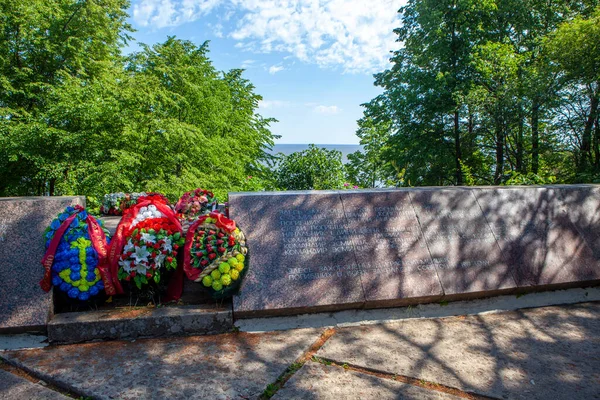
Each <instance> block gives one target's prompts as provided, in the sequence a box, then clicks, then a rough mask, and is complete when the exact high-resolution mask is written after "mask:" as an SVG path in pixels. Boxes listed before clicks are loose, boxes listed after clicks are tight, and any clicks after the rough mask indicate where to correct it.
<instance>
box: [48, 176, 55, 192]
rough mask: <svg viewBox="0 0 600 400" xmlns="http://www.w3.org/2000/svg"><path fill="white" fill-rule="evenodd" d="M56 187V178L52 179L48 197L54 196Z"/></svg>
mask: <svg viewBox="0 0 600 400" xmlns="http://www.w3.org/2000/svg"><path fill="white" fill-rule="evenodd" d="M55 186H56V178H52V179H50V181H49V184H48V195H49V196H54V187H55Z"/></svg>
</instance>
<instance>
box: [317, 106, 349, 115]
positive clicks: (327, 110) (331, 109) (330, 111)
mask: <svg viewBox="0 0 600 400" xmlns="http://www.w3.org/2000/svg"><path fill="white" fill-rule="evenodd" d="M313 111H314V112H316V113H319V114H325V115H334V114H339V113H340V112H341V111H342V109H341V108H339V107H338V106H322V105H319V106H316V107H315V108H313Z"/></svg>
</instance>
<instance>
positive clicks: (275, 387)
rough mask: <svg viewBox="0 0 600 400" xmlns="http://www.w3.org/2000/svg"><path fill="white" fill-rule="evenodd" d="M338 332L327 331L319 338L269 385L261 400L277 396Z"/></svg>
mask: <svg viewBox="0 0 600 400" xmlns="http://www.w3.org/2000/svg"><path fill="white" fill-rule="evenodd" d="M335 332H336V330H335V328H329V329H325V331H324V332H323V333H322V334H321V336H319V338H318V339H317V340H316V341H315V342H314V343H313V344H312V345H311V346H310V347H309V348H308V349H307V350H306V351H305V352H304V353H302V355H300V357H298V358H297V359H296V361H294V362H293V363H292V364H290V366H288V367H287V368H286V369H285V371H283V373H282V374H281V375H279V376H278V377H277V379H276V380H275V382H273V383H270V384H268V385H267V387H266V388H265V390H264V391H263V393H262V395H261V396H260V397H259V399H260V400H268V399H270V398H271V397H273V396H274V395H275V393H277V392H278V391H279V390H280V389H281V388H282V387H283V386H284V385H285V383H286V382H287V381H288V380H289V379H290V378H291V377H292V376H294V374H295V373H296V372H297V371H299V370H300V368H302V367H303V366H304V364H306V363H307V362H308V361H310V360H311V359H312V358H313V357H314V356H315V354H316V353H317V351H319V349H320V348H321V347H323V345H324V344H325V342H327V341H328V340H329V338H331V337H332V336H333V335H334V334H335Z"/></svg>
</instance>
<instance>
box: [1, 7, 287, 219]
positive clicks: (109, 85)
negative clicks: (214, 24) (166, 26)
mask: <svg viewBox="0 0 600 400" xmlns="http://www.w3.org/2000/svg"><path fill="white" fill-rule="evenodd" d="M128 7H129V3H128V2H127V1H126V0H103V1H102V2H98V1H94V0H89V1H74V0H51V1H41V0H39V1H38V0H36V1H27V2H21V1H14V0H0V29H1V30H2V32H3V33H4V35H5V37H7V38H8V40H3V41H1V42H0V195H44V194H49V195H68V194H84V195H87V196H88V199H89V200H90V202H91V203H92V204H91V205H92V206H93V207H95V206H96V205H97V204H96V200H95V199H97V198H100V197H101V196H102V195H103V194H105V193H109V192H115V191H125V192H132V191H136V192H137V191H160V192H163V193H165V194H167V196H169V197H170V198H177V197H179V195H181V193H182V192H184V191H186V190H189V189H190V188H195V187H210V188H211V189H212V190H213V191H214V192H215V193H216V194H217V195H219V196H220V198H221V199H224V198H226V193H227V191H229V190H244V189H248V188H251V189H253V190H256V189H260V188H262V187H264V186H268V185H269V184H270V182H271V181H270V173H269V170H268V169H267V168H266V165H267V161H268V160H269V159H270V158H271V156H270V155H268V154H267V150H269V149H270V148H271V147H272V146H273V140H274V138H275V137H274V136H273V135H272V134H271V132H270V131H269V124H270V123H272V122H273V121H274V120H273V119H266V118H263V117H262V116H261V115H259V114H258V113H257V112H256V111H257V108H258V102H259V101H260V100H261V97H260V96H259V95H257V94H256V93H254V89H255V88H254V86H253V85H252V84H251V83H250V82H249V81H248V80H247V79H245V78H244V77H243V75H242V70H231V71H227V72H220V71H217V70H216V69H215V68H214V66H213V65H212V63H211V62H210V59H209V58H208V43H204V44H202V45H201V46H197V45H195V44H193V43H191V42H188V41H182V40H178V39H175V38H172V37H170V38H168V39H167V40H166V41H165V42H164V43H160V44H156V45H154V46H145V45H142V46H141V47H142V50H141V51H139V52H137V53H134V54H131V55H130V56H128V57H123V56H122V55H121V49H122V47H123V46H124V44H125V43H126V40H127V39H128V38H129V37H128V32H131V27H130V26H129V25H128V24H127V22H126V19H127V18H128V15H127V14H126V12H125V10H126V9H127V8H128ZM248 176H253V179H252V180H251V181H252V183H251V184H249V182H248V181H249V179H248ZM263 185H264V186H263Z"/></svg>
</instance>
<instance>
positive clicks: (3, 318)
mask: <svg viewBox="0 0 600 400" xmlns="http://www.w3.org/2000/svg"><path fill="white" fill-rule="evenodd" d="M76 204H79V205H82V206H85V197H81V196H78V197H60V196H56V197H3V198H0V282H2V284H0V304H2V306H1V307H0V332H16V331H37V330H43V329H45V325H46V323H47V322H48V319H49V318H50V315H51V314H52V312H53V306H52V294H51V292H50V293H46V292H44V291H43V290H42V289H41V288H40V285H39V282H40V280H41V279H42V277H43V276H44V268H43V267H42V265H41V263H40V261H41V260H42V257H43V255H44V252H45V248H44V237H43V234H44V230H45V229H46V227H47V226H48V225H50V223H51V222H52V220H53V219H54V218H56V216H57V215H58V214H59V213H60V212H62V211H63V210H64V209H65V207H67V206H73V205H76Z"/></svg>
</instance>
